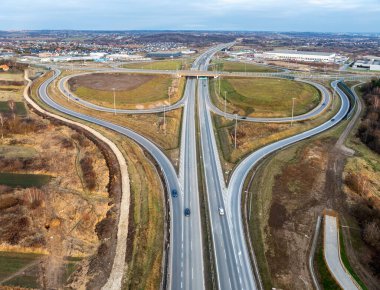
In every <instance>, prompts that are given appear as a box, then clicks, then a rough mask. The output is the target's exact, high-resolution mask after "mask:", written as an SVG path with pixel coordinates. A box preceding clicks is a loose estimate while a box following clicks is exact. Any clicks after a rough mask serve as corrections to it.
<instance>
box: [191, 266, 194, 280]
mask: <svg viewBox="0 0 380 290" xmlns="http://www.w3.org/2000/svg"><path fill="white" fill-rule="evenodd" d="M191 279H194V268H191Z"/></svg>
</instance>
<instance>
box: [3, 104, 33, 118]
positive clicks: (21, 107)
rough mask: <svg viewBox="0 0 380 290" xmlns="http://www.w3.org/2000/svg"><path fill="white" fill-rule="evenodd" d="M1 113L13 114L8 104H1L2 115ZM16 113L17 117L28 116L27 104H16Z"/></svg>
mask: <svg viewBox="0 0 380 290" xmlns="http://www.w3.org/2000/svg"><path fill="white" fill-rule="evenodd" d="M1 112H4V113H5V112H6V113H10V112H12V111H11V109H10V108H9V106H8V102H0V113H1ZM15 112H16V115H18V116H26V114H27V112H26V107H25V104H24V103H23V102H15Z"/></svg>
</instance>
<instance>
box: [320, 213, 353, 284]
mask: <svg viewBox="0 0 380 290" xmlns="http://www.w3.org/2000/svg"><path fill="white" fill-rule="evenodd" d="M338 230H339V229H338V221H337V218H336V217H335V216H331V215H325V230H324V239H323V254H324V256H325V261H326V264H327V266H328V267H329V270H330V272H331V274H332V275H333V276H334V278H335V280H336V281H337V282H338V284H339V285H340V286H341V287H342V288H343V289H344V290H358V289H360V288H359V287H358V286H357V285H356V284H355V282H354V281H353V280H352V277H351V275H350V274H348V272H347V270H346V269H345V268H344V266H343V265H342V260H341V259H340V248H339V232H338Z"/></svg>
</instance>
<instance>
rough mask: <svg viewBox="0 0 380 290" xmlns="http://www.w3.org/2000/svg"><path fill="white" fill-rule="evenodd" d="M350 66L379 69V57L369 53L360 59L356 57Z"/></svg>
mask: <svg viewBox="0 0 380 290" xmlns="http://www.w3.org/2000/svg"><path fill="white" fill-rule="evenodd" d="M352 68H354V69H363V70H371V71H380V57H378V56H371V55H368V56H364V57H363V58H362V59H358V60H357V61H355V63H354V64H353V66H352Z"/></svg>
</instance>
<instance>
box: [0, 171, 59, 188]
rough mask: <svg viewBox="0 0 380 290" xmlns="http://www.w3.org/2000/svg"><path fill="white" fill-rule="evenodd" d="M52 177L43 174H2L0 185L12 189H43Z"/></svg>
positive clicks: (0, 174)
mask: <svg viewBox="0 0 380 290" xmlns="http://www.w3.org/2000/svg"><path fill="white" fill-rule="evenodd" d="M51 178H52V177H51V176H50V175H43V174H19V173H0V184H2V185H7V186H11V187H22V188H28V187H41V186H43V185H45V184H47V183H48V182H49V181H50V179H51Z"/></svg>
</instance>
